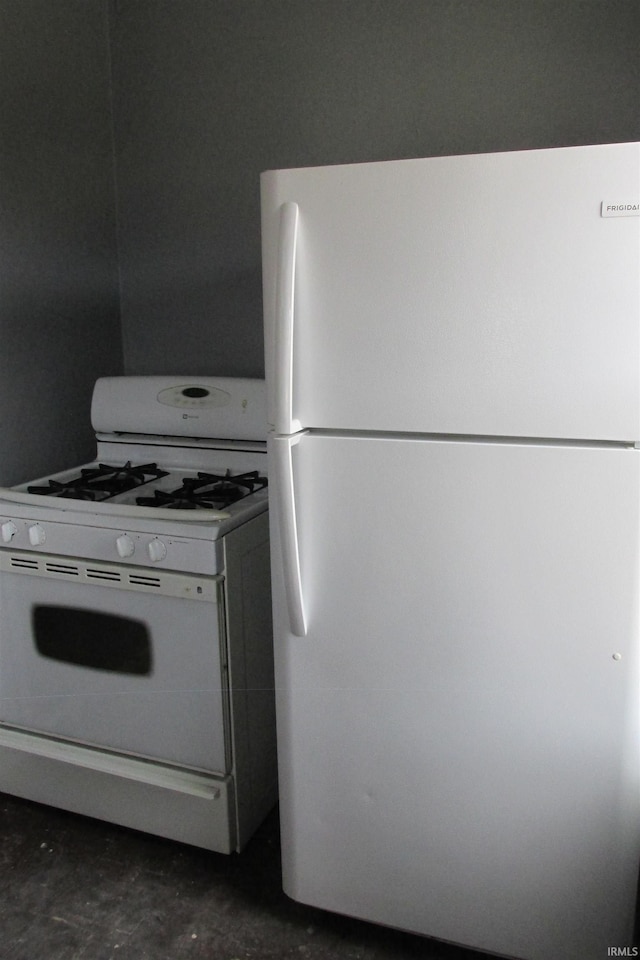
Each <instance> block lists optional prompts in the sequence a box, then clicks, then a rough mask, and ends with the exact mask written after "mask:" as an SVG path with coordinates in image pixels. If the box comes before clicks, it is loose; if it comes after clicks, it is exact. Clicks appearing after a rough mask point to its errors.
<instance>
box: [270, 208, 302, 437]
mask: <svg viewBox="0 0 640 960" xmlns="http://www.w3.org/2000/svg"><path fill="white" fill-rule="evenodd" d="M297 246H298V204H297V203H292V202H291V201H288V202H287V203H283V204H282V206H281V207H280V230H279V233H278V260H277V275H276V316H275V378H274V382H275V411H274V412H275V429H276V433H282V434H288V433H297V432H298V430H301V429H302V425H301V424H300V421H299V420H296V419H294V416H293V338H294V325H295V286H296V251H297Z"/></svg>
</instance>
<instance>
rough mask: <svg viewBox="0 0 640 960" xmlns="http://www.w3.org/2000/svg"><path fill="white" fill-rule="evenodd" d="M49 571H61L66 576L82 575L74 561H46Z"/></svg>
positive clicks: (46, 568)
mask: <svg viewBox="0 0 640 960" xmlns="http://www.w3.org/2000/svg"><path fill="white" fill-rule="evenodd" d="M44 566H45V570H46V571H47V573H59V574H62V575H63V576H66V577H78V576H80V570H79V569H78V567H77V566H76V565H75V564H72V563H51V562H49V563H45V565H44Z"/></svg>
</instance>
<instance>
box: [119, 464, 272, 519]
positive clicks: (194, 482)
mask: <svg viewBox="0 0 640 960" xmlns="http://www.w3.org/2000/svg"><path fill="white" fill-rule="evenodd" d="M266 486H267V478H266V477H261V476H260V474H259V473H258V471H257V470H250V471H248V472H247V473H236V474H233V475H232V474H231V471H230V470H227V472H226V473H225V474H224V475H220V474H214V473H198V475H197V477H184V478H183V480H182V486H181V487H178V488H177V489H176V490H172V491H164V490H156V491H155V493H154V495H153V496H152V497H136V503H138V504H139V505H140V506H143V507H169V508H171V509H174V510H198V509H205V510H211V509H215V510H220V509H224V507H228V506H230V504H232V503H235V502H236V501H237V500H242V498H243V497H246V496H248V495H249V494H250V493H254V492H255V491H256V490H260V489H262V488H263V487H266Z"/></svg>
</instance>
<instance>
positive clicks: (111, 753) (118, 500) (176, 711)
mask: <svg viewBox="0 0 640 960" xmlns="http://www.w3.org/2000/svg"><path fill="white" fill-rule="evenodd" d="M91 416H92V424H93V426H94V429H95V430H96V437H97V453H96V459H95V461H94V462H92V463H88V464H85V465H84V466H83V467H76V468H72V469H69V470H66V471H63V472H62V473H58V474H55V475H53V476H51V477H46V478H43V479H40V480H35V481H33V482H31V483H25V484H21V485H20V486H18V487H14V488H11V489H2V490H0V790H2V791H4V792H7V793H13V794H17V795H19V796H23V797H27V798H29V799H32V800H36V801H40V802H43V803H49V804H53V805H57V806H61V807H64V808H66V809H69V810H74V811H76V812H79V813H83V814H87V815H91V816H95V817H100V818H102V819H106V820H111V821H113V822H116V823H120V824H124V825H126V826H129V827H134V828H137V829H140V830H145V831H148V832H151V833H156V834H159V835H162V836H166V837H171V838H173V839H177V840H181V841H184V842H186V843H192V844H195V845H198V846H202V847H206V848H209V849H212V850H217V851H220V852H224V853H228V852H231V851H232V850H239V849H241V848H242V846H243V845H244V844H245V842H246V841H247V839H248V838H249V836H250V835H251V833H252V831H253V830H254V829H255V828H256V826H257V825H258V824H259V823H260V821H261V820H262V819H263V817H264V816H265V815H266V813H267V812H268V811H269V810H270V809H271V807H272V806H273V805H274V803H275V800H276V785H277V770H276V750H275V707H274V692H273V651H272V635H271V594H270V577H269V542H268V520H267V507H268V499H267V497H268V493H267V470H266V461H267V455H266V404H265V388H264V381H262V380H243V379H232V378H214V377H201V378H196V377H178V378H170V377H115V378H104V379H101V380H98V381H97V383H96V386H95V389H94V394H93V402H92V410H91Z"/></svg>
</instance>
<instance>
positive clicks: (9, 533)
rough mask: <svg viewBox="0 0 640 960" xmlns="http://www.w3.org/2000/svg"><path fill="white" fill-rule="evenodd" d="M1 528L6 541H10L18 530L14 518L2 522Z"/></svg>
mask: <svg viewBox="0 0 640 960" xmlns="http://www.w3.org/2000/svg"><path fill="white" fill-rule="evenodd" d="M0 530H1V531H2V539H3V541H4V542H5V543H10V542H11V540H13V538H14V537H15V535H16V533H17V532H18V528H17V527H16V525H15V523H14V522H13V520H6V521H5V522H4V523H3V524H2V527H0Z"/></svg>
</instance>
